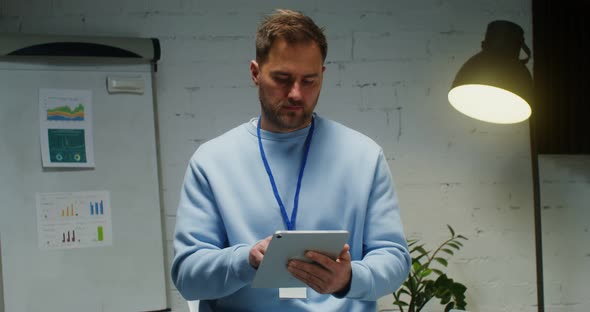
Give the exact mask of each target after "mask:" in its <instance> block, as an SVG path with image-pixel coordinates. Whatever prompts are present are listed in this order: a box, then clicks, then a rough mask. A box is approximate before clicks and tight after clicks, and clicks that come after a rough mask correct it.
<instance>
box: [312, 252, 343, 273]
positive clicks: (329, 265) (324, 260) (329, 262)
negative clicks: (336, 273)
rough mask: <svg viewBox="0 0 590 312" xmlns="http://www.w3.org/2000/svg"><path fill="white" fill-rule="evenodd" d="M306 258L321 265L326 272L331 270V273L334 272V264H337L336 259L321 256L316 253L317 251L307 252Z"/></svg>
mask: <svg viewBox="0 0 590 312" xmlns="http://www.w3.org/2000/svg"><path fill="white" fill-rule="evenodd" d="M305 257H307V258H309V259H310V260H312V261H314V262H316V263H317V264H319V265H321V266H322V267H324V268H325V269H326V270H329V271H332V270H333V266H334V264H336V263H335V262H334V259H332V258H330V257H328V256H326V255H324V254H321V253H319V252H315V251H308V252H306V253H305Z"/></svg>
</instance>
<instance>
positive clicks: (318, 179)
mask: <svg viewBox="0 0 590 312" xmlns="http://www.w3.org/2000/svg"><path fill="white" fill-rule="evenodd" d="M326 53H327V44H326V38H325V37H324V34H323V32H322V30H321V29H320V28H319V27H318V26H317V25H316V24H315V23H314V22H313V21H312V20H311V19H310V18H309V17H307V16H304V15H302V14H300V13H298V12H294V11H289V10H277V11H276V12H275V13H274V14H272V15H270V16H268V17H267V18H266V19H265V20H264V21H263V23H262V24H261V25H260V26H259V28H258V32H257V36H256V60H255V61H252V62H251V64H250V72H251V77H252V80H253V82H254V84H255V85H256V86H257V87H258V93H259V98H260V107H261V115H260V117H258V118H253V119H252V120H250V121H249V122H247V123H245V124H242V125H240V126H238V127H237V128H234V129H232V130H230V131H228V132H227V133H225V134H223V135H221V136H220V137H217V138H215V139H213V140H211V141H209V142H207V143H205V144H203V145H201V146H200V147H199V148H198V150H197V151H196V152H195V154H194V155H193V157H192V158H191V160H190V162H189V166H188V170H187V173H186V176H185V180H184V184H183V188H182V192H181V197H180V203H179V207H178V213H177V223H176V231H175V236H174V248H175V257H174V261H173V263H172V279H173V281H174V283H175V285H176V287H177V289H178V290H179V291H180V293H181V294H182V295H183V296H184V297H185V298H186V299H188V300H197V299H199V300H201V303H200V311H375V310H376V307H377V305H376V300H377V299H378V298H379V297H381V296H383V295H386V294H389V293H392V292H394V291H395V290H396V289H397V288H398V287H399V286H400V285H401V283H402V282H403V281H404V280H405V279H406V277H407V275H408V271H409V268H410V263H411V259H410V255H409V253H408V250H407V245H406V241H405V238H404V234H403V230H402V224H401V220H400V215H399V209H398V205H397V198H396V195H395V192H394V190H393V184H392V179H391V175H390V171H389V168H388V165H387V162H386V160H385V157H384V155H383V151H382V150H381V148H380V147H379V146H378V145H377V144H376V143H375V142H373V141H372V140H371V139H369V138H368V137H366V136H364V135H362V134H360V133H358V132H356V131H354V130H351V129H349V128H346V127H344V126H343V125H341V124H338V123H336V122H333V121H330V120H327V119H324V118H322V117H320V116H318V115H317V114H315V113H314V109H315V106H316V104H317V101H318V98H319V95H320V90H321V87H322V80H323V72H324V70H325V67H324V61H325V59H326ZM285 229H289V230H348V231H349V232H350V236H349V240H348V244H346V245H345V246H344V248H343V249H342V251H341V253H340V255H339V257H338V259H337V260H332V259H331V258H329V257H327V256H324V255H322V254H319V253H314V252H308V253H307V254H306V256H307V257H309V258H310V259H311V260H313V261H314V262H315V264H310V263H307V262H303V261H296V260H292V261H290V262H289V263H288V264H285V265H286V266H287V267H288V270H289V272H291V273H292V274H293V275H294V276H295V277H296V278H298V279H300V280H301V281H303V282H304V283H306V284H307V285H308V286H309V288H308V289H307V291H306V297H307V298H305V299H283V298H280V297H279V290H278V289H258V288H251V287H250V285H251V283H252V280H253V278H254V275H255V274H256V269H257V268H258V266H259V264H260V263H261V261H262V259H263V257H264V253H265V251H266V248H267V246H268V244H269V242H270V238H271V236H270V235H271V234H273V233H274V232H275V231H277V230H285Z"/></svg>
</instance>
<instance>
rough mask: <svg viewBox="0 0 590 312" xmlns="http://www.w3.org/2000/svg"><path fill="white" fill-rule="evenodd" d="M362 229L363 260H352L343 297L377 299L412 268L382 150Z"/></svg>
mask: <svg viewBox="0 0 590 312" xmlns="http://www.w3.org/2000/svg"><path fill="white" fill-rule="evenodd" d="M364 229H365V230H364V231H365V232H364V240H363V259H362V260H359V261H353V262H352V280H351V283H350V290H349V291H348V293H347V294H346V295H345V297H346V298H354V299H360V300H377V299H378V298H380V297H382V296H384V295H387V294H390V293H393V292H394V291H396V290H397V289H398V288H399V286H400V285H401V284H402V283H403V282H404V281H405V280H406V278H407V277H408V274H409V271H410V267H411V257H410V253H409V251H408V246H407V243H406V239H405V235H404V233H403V227H402V222H401V217H400V211H399V206H398V200H397V196H396V194H395V191H394V188H393V181H392V178H391V172H390V170H389V166H388V165H387V161H386V160H385V156H384V155H383V152H382V151H381V153H380V154H379V157H378V160H377V165H376V170H375V174H374V178H373V185H372V189H371V193H370V195H369V200H368V203H367V216H366V221H365V227H364Z"/></svg>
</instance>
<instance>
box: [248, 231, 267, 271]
mask: <svg viewBox="0 0 590 312" xmlns="http://www.w3.org/2000/svg"><path fill="white" fill-rule="evenodd" d="M271 239H272V235H271V236H269V237H267V238H265V239H263V240H261V241H259V242H258V243H256V245H254V247H252V249H250V255H249V256H248V260H249V261H250V265H251V266H252V267H253V268H255V269H258V266H259V265H260V263H261V262H262V258H264V253H266V248H268V244H269V243H270V240H271Z"/></svg>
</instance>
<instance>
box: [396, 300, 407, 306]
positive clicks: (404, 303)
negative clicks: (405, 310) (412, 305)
mask: <svg viewBox="0 0 590 312" xmlns="http://www.w3.org/2000/svg"><path fill="white" fill-rule="evenodd" d="M393 304H395V305H396V306H401V307H407V306H408V304H407V303H406V302H403V301H399V300H396V301H394V302H393Z"/></svg>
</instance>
